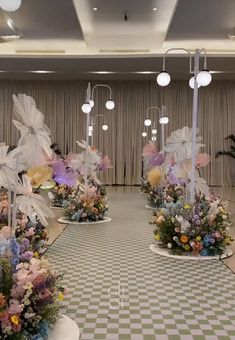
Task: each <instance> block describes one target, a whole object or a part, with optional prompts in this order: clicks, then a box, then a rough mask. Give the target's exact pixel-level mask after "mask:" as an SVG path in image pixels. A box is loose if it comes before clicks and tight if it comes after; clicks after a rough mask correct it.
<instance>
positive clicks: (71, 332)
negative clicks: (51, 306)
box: [48, 315, 80, 340]
mask: <svg viewBox="0 0 235 340" xmlns="http://www.w3.org/2000/svg"><path fill="white" fill-rule="evenodd" d="M79 336H80V332H79V328H78V325H77V324H76V322H75V321H73V320H72V319H70V318H69V317H68V316H66V315H62V316H61V318H60V319H59V320H58V321H57V322H56V324H55V327H54V329H52V330H50V332H49V334H48V340H78V339H79Z"/></svg>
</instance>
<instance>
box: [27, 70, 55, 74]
mask: <svg viewBox="0 0 235 340" xmlns="http://www.w3.org/2000/svg"><path fill="white" fill-rule="evenodd" d="M28 72H30V73H42V74H43V73H56V72H55V71H46V70H36V71H28Z"/></svg>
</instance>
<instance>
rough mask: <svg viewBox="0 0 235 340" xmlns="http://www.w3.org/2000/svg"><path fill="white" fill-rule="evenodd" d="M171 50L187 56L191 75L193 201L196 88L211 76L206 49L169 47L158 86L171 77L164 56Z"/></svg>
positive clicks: (193, 190) (192, 189)
mask: <svg viewBox="0 0 235 340" xmlns="http://www.w3.org/2000/svg"><path fill="white" fill-rule="evenodd" d="M171 51H184V52H186V53H187V54H188V56H189V68H190V70H189V73H190V74H192V73H193V75H192V77H191V78H190V80H189V86H190V87H191V88H192V89H193V108H192V173H191V189H190V202H191V203H194V200H195V181H196V169H195V165H196V142H197V120H198V88H199V87H200V86H207V85H209V84H210V82H211V80H212V77H211V74H210V72H209V70H208V69H207V55H206V49H204V48H202V49H196V50H195V53H194V54H192V53H191V52H190V51H189V50H187V49H185V48H171V49H169V50H167V51H166V52H165V54H164V56H163V67H162V71H161V72H160V73H159V75H158V76H157V83H158V84H159V85H160V86H167V85H168V84H169V83H170V81H171V77H170V75H169V74H168V73H167V72H166V56H167V54H168V53H169V52H171ZM201 54H204V67H203V70H202V71H200V65H199V61H200V56H201ZM192 58H194V70H193V71H192Z"/></svg>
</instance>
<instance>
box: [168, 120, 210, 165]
mask: <svg viewBox="0 0 235 340" xmlns="http://www.w3.org/2000/svg"><path fill="white" fill-rule="evenodd" d="M192 138H193V132H192V129H190V128H189V127H188V126H185V127H183V128H182V129H178V130H176V131H174V132H172V134H171V135H170V137H168V138H167V140H166V145H165V147H164V151H166V152H167V153H169V154H170V155H172V156H173V157H174V159H175V161H176V162H180V161H183V160H186V159H190V158H192ZM201 141H202V137H200V136H197V138H196V152H197V153H198V151H199V149H200V148H201V147H202V146H205V145H204V144H201Z"/></svg>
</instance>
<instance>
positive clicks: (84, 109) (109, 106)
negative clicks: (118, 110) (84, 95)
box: [82, 99, 115, 113]
mask: <svg viewBox="0 0 235 340" xmlns="http://www.w3.org/2000/svg"><path fill="white" fill-rule="evenodd" d="M94 105H95V102H94V100H93V99H90V100H89V102H86V103H84V104H83V105H82V112H84V113H90V112H91V109H92V108H93V107H94ZM105 107H106V109H107V110H113V109H114V107H115V103H114V101H113V100H112V99H109V100H107V102H106V103H105Z"/></svg>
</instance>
